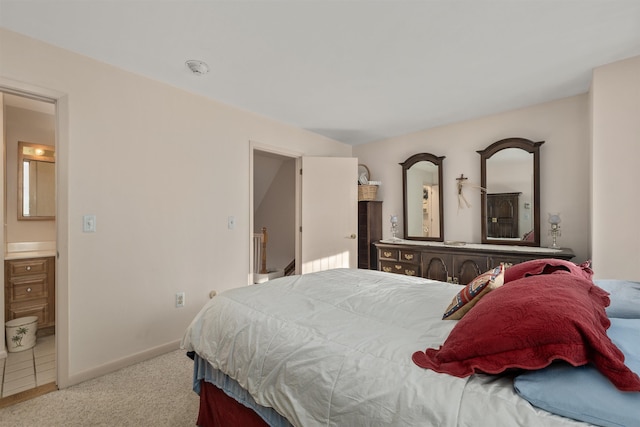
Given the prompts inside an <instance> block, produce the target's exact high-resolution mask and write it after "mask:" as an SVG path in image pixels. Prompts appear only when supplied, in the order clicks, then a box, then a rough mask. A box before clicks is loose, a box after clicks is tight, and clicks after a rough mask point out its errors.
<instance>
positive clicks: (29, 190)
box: [18, 141, 56, 220]
mask: <svg viewBox="0 0 640 427" xmlns="http://www.w3.org/2000/svg"><path fill="white" fill-rule="evenodd" d="M55 169H56V167H55V147H52V146H50V145H41V144H32V143H30V142H22V141H19V142H18V219H19V220H47V219H55V215H56V188H55V182H56V178H55Z"/></svg>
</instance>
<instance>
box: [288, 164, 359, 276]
mask: <svg viewBox="0 0 640 427" xmlns="http://www.w3.org/2000/svg"><path fill="white" fill-rule="evenodd" d="M357 182H358V159H357V158H354V157H303V158H302V198H301V225H302V234H301V239H300V241H301V259H300V266H301V269H300V272H301V273H302V274H304V273H311V272H313V271H321V270H328V269H332V268H341V267H349V268H356V267H357V265H358V252H357V250H358V240H357V233H358V186H357Z"/></svg>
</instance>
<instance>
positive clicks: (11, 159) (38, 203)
mask: <svg viewBox="0 0 640 427" xmlns="http://www.w3.org/2000/svg"><path fill="white" fill-rule="evenodd" d="M0 98H1V99H0V105H1V109H2V119H1V121H2V129H3V135H4V139H3V146H4V162H2V167H3V175H2V176H3V178H4V185H3V191H4V195H3V198H2V200H3V202H4V209H3V214H4V224H5V227H4V230H3V232H2V241H3V251H2V253H3V254H4V264H5V274H4V275H3V282H4V284H5V286H3V289H4V291H3V299H2V301H3V308H4V309H3V316H2V318H3V326H4V323H5V322H7V321H11V320H14V319H30V318H34V319H37V322H36V325H37V327H36V328H37V334H36V342H35V346H33V347H31V348H24V349H23V348H20V346H18V345H16V346H15V347H13V346H12V345H13V344H15V343H16V342H17V341H15V342H14V341H12V338H15V337H5V331H4V328H3V333H2V336H3V344H6V345H3V346H2V347H0V350H2V351H0V368H1V369H0V378H1V379H2V383H1V389H0V407H1V406H2V405H3V402H5V403H6V402H7V401H9V402H11V401H20V400H24V399H26V398H29V397H33V396H35V395H38V394H40V393H39V392H38V390H41V392H47V391H51V390H52V389H56V388H57V387H56V381H57V362H56V359H57V351H56V339H55V325H56V284H55V280H56V241H57V236H56V233H57V224H56V207H57V203H56V188H55V184H56V155H55V153H56V135H57V133H56V120H57V119H56V104H55V101H54V100H52V99H47V98H39V97H37V96H33V95H29V94H26V93H21V92H17V91H11V90H4V89H0ZM5 340H6V341H5ZM45 390H46V391H45Z"/></svg>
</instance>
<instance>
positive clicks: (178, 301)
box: [176, 292, 184, 308]
mask: <svg viewBox="0 0 640 427" xmlns="http://www.w3.org/2000/svg"><path fill="white" fill-rule="evenodd" d="M180 307H184V292H178V293H177V294H176V308H180Z"/></svg>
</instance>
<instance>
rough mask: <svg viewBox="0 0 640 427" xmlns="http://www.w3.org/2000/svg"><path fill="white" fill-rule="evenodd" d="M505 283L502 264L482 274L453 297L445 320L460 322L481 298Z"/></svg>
mask: <svg viewBox="0 0 640 427" xmlns="http://www.w3.org/2000/svg"><path fill="white" fill-rule="evenodd" d="M503 283H504V265H503V264H500V265H499V266H498V267H495V268H493V269H491V270H489V271H487V272H486V273H482V274H481V275H479V276H478V277H476V278H475V279H473V280H472V281H471V282H469V284H467V285H466V286H465V287H464V288H463V289H462V290H461V291H460V292H458V295H456V296H455V297H453V300H452V301H451V304H449V307H447V309H446V310H445V313H444V316H442V319H443V320H446V319H448V320H459V319H462V316H464V315H465V313H466V312H468V311H469V310H471V307H473V306H474V305H475V304H476V303H477V302H478V301H480V298H482V297H483V296H484V295H486V294H487V293H488V292H489V291H492V290H493V289H497V288H499V287H500V286H502V284H503Z"/></svg>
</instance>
